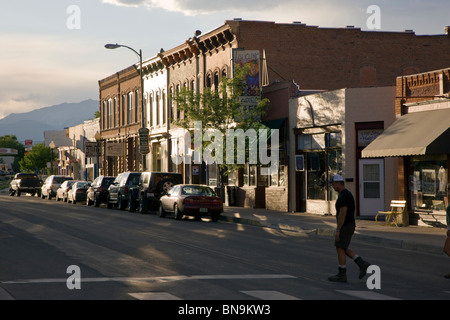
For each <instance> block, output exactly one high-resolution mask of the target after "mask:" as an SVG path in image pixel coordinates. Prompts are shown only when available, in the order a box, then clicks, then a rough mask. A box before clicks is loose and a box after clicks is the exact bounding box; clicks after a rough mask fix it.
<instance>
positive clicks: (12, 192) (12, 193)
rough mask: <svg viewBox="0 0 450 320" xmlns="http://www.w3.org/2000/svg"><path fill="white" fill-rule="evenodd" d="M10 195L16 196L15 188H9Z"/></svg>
mask: <svg viewBox="0 0 450 320" xmlns="http://www.w3.org/2000/svg"><path fill="white" fill-rule="evenodd" d="M9 195H10V196H11V197H12V196H14V190H13V189H9Z"/></svg>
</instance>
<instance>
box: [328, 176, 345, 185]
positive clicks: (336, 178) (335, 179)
mask: <svg viewBox="0 0 450 320" xmlns="http://www.w3.org/2000/svg"><path fill="white" fill-rule="evenodd" d="M337 181H345V180H344V178H343V177H342V176H341V175H339V174H335V175H334V176H333V178H331V181H330V183H333V182H337Z"/></svg>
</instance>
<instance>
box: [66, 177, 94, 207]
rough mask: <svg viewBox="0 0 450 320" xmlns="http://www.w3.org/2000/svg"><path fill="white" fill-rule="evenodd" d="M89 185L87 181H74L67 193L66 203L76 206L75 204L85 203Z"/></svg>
mask: <svg viewBox="0 0 450 320" xmlns="http://www.w3.org/2000/svg"><path fill="white" fill-rule="evenodd" d="M89 186H90V183H89V182H87V181H76V182H75V183H74V184H73V185H72V188H70V189H69V192H67V202H72V203H73V204H76V203H77V202H81V201H86V191H87V189H88V188H89Z"/></svg>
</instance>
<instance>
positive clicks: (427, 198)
mask: <svg viewBox="0 0 450 320" xmlns="http://www.w3.org/2000/svg"><path fill="white" fill-rule="evenodd" d="M447 170H448V168H447V156H446V155H436V156H414V157H411V158H410V166H409V168H408V176H409V193H410V199H411V206H412V207H413V209H424V210H445V207H444V197H446V196H447V189H446V187H447V177H448V175H447Z"/></svg>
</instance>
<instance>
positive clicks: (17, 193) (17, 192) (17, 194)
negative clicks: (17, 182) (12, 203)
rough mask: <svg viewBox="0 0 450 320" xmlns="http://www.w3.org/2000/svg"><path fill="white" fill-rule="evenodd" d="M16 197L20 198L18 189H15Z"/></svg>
mask: <svg viewBox="0 0 450 320" xmlns="http://www.w3.org/2000/svg"><path fill="white" fill-rule="evenodd" d="M16 196H18V197H20V189H17V191H16Z"/></svg>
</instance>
